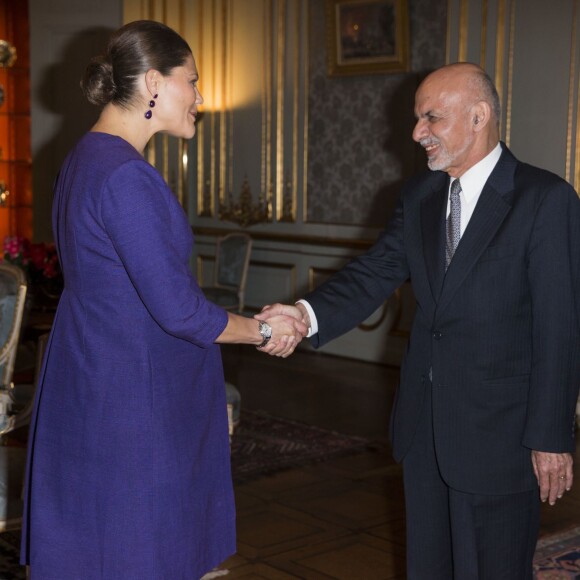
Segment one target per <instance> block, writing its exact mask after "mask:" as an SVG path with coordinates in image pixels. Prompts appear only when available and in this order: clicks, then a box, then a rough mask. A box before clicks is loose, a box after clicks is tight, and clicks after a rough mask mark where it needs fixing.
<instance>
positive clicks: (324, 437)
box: [231, 411, 371, 483]
mask: <svg viewBox="0 0 580 580" xmlns="http://www.w3.org/2000/svg"><path fill="white" fill-rule="evenodd" d="M369 446H371V442H370V441H369V440H368V439H363V438H361V437H352V436H349V435H342V434H340V433H335V432H333V431H326V430H325V429H320V428H318V427H313V426H311V425H305V424H303V423H296V422H294V421H289V420H287V419H281V418H278V417H272V416H270V415H267V414H266V413H263V412H253V411H242V414H241V421H240V424H239V425H238V427H237V428H236V430H235V431H234V435H233V438H232V447H231V452H232V473H233V479H234V482H235V483H244V482H246V481H250V480H252V479H256V478H258V477H262V476H265V475H270V474H272V473H275V472H277V471H281V470H284V469H289V468H291V467H297V466H301V465H306V464H308V463H315V462H318V461H326V460H327V459H331V458H333V457H338V456H340V455H345V454H348V453H356V452H358V451H363V450H364V449H366V448H368V447H369Z"/></svg>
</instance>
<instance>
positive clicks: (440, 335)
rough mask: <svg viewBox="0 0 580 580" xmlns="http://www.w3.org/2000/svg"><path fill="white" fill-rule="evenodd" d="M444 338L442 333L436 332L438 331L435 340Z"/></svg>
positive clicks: (434, 336)
mask: <svg viewBox="0 0 580 580" xmlns="http://www.w3.org/2000/svg"><path fill="white" fill-rule="evenodd" d="M442 336H443V333H442V332H439V331H438V330H436V331H435V332H434V333H433V338H434V339H435V340H439V339H440V338H441V337H442Z"/></svg>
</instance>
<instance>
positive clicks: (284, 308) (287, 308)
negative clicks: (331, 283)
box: [254, 302, 310, 336]
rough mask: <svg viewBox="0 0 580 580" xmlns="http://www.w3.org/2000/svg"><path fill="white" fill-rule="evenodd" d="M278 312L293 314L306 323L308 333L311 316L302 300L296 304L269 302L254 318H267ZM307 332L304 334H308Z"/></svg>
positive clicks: (287, 314)
mask: <svg viewBox="0 0 580 580" xmlns="http://www.w3.org/2000/svg"><path fill="white" fill-rule="evenodd" d="M277 314H284V315H286V316H292V317H293V318H295V319H296V320H299V321H300V322H302V323H303V324H305V325H306V334H308V328H309V327H310V316H308V311H307V310H306V308H305V307H304V305H303V304H301V303H300V302H298V303H297V304H296V305H295V306H292V305H291V304H267V305H266V306H264V307H263V308H262V312H260V313H259V314H256V315H255V316H254V318H255V319H256V320H267V319H268V317H269V316H275V315H277ZM306 334H305V335H304V336H306Z"/></svg>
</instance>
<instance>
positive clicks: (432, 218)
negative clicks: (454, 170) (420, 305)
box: [421, 174, 449, 303]
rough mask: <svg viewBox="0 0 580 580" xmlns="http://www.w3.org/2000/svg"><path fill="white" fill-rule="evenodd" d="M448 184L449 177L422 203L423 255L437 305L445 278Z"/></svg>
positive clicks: (437, 185) (436, 185)
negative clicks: (445, 225) (445, 226)
mask: <svg viewBox="0 0 580 580" xmlns="http://www.w3.org/2000/svg"><path fill="white" fill-rule="evenodd" d="M442 175H444V174H442ZM448 183H449V180H448V178H447V176H445V177H443V179H441V180H440V181H439V182H438V183H437V184H435V185H434V187H433V191H432V193H431V194H430V195H428V196H427V197H425V198H424V199H423V201H422V203H421V232H422V238H423V255H424V256H425V267H426V269H427V277H428V279H429V284H430V286H431V293H432V295H433V300H434V302H435V303H437V301H438V300H439V294H440V292H441V285H442V284H443V276H444V260H445V254H444V251H445V246H444V244H445V228H444V224H445V212H446V209H447V190H448Z"/></svg>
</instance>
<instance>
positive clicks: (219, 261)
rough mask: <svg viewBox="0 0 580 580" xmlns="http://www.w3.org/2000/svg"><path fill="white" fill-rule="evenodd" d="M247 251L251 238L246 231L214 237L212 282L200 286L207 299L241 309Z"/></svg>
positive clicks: (250, 246)
mask: <svg viewBox="0 0 580 580" xmlns="http://www.w3.org/2000/svg"><path fill="white" fill-rule="evenodd" d="M251 252H252V238H250V236H249V235H248V234H244V233H232V234H228V235H226V236H224V237H221V238H219V239H218V241H217V245H216V260H215V268H214V281H213V285H211V286H209V285H208V286H203V287H202V290H203V292H204V294H205V295H206V297H207V299H208V300H211V302H214V303H215V304H218V305H219V306H222V307H223V308H225V309H226V310H231V311H235V312H241V311H242V310H243V309H244V295H245V289H246V280H247V276H248V267H249V264H250V254H251Z"/></svg>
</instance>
